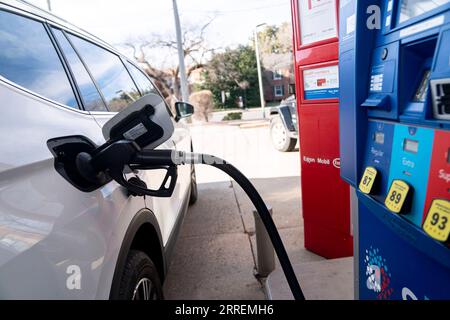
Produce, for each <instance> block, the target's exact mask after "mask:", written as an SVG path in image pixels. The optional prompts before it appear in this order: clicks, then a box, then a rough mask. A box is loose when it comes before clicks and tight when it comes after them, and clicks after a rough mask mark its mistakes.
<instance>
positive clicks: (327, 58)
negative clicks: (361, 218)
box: [291, 0, 353, 258]
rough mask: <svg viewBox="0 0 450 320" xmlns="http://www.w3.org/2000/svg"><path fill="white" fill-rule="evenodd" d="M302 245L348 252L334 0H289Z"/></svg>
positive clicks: (332, 254) (333, 254)
mask: <svg viewBox="0 0 450 320" xmlns="http://www.w3.org/2000/svg"><path fill="white" fill-rule="evenodd" d="M291 7H292V26H293V35H294V49H293V50H294V60H295V61H294V63H295V79H296V92H297V110H298V116H299V133H300V157H301V183H302V202H303V220H304V234H305V247H306V249H308V250H310V251H312V252H315V253H317V254H319V255H321V256H324V257H326V258H338V257H345V256H351V255H352V254H353V238H352V235H351V219H350V190H349V186H348V185H347V184H346V183H344V182H343V181H342V180H341V178H340V174H339V170H340V158H339V69H338V46H339V40H338V11H339V1H336V0H291Z"/></svg>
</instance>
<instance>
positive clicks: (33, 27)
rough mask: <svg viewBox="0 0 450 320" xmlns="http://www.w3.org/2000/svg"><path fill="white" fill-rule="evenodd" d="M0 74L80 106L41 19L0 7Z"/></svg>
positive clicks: (28, 87) (72, 104)
mask: <svg viewBox="0 0 450 320" xmlns="http://www.w3.org/2000/svg"><path fill="white" fill-rule="evenodd" d="M0 75H2V76H3V77H4V78H6V79H9V80H11V81H13V82H15V83H17V84H19V85H20V86H22V87H24V88H26V89H29V90H31V91H34V92H36V93H38V94H40V95H42V96H44V97H47V98H50V99H52V100H55V101H57V102H59V103H62V104H64V105H67V106H69V107H73V108H78V102H77V100H76V98H75V94H74V92H73V88H72V86H71V84H70V82H69V78H68V76H67V73H66V71H65V69H64V67H63V64H62V62H61V60H60V58H59V56H58V54H57V53H56V50H55V47H54V46H53V43H52V42H51V40H50V37H49V35H48V33H47V31H46V29H45V27H44V25H43V24H42V23H41V22H38V21H34V20H31V19H28V18H25V17H22V16H19V15H16V14H13V13H9V12H5V11H0Z"/></svg>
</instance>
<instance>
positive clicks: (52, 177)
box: [0, 0, 191, 299]
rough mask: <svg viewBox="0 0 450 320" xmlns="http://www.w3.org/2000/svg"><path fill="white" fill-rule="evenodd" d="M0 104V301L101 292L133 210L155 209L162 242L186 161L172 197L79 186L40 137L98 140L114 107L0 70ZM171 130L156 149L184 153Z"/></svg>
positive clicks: (183, 130)
mask: <svg viewBox="0 0 450 320" xmlns="http://www.w3.org/2000/svg"><path fill="white" fill-rule="evenodd" d="M13 7H14V8H13ZM5 8H6V9H7V10H12V11H16V12H20V14H23V15H30V16H32V17H33V18H38V19H39V18H42V19H45V21H50V20H51V23H53V24H58V25H61V26H64V27H65V28H68V29H70V30H71V32H73V33H76V34H79V35H81V36H83V37H85V38H89V39H90V40H92V41H95V42H96V43H98V44H101V45H102V46H105V47H107V48H108V49H109V50H111V51H113V49H112V48H111V47H110V46H108V45H107V44H106V43H104V42H103V41H100V40H99V39H97V38H95V37H93V36H92V35H90V34H87V33H86V32H84V31H82V30H80V29H78V28H75V27H74V26H72V25H70V24H69V23H67V22H65V21H63V20H60V19H58V18H56V17H54V16H52V15H49V14H45V12H43V11H41V10H38V9H34V8H32V7H29V6H28V5H25V4H23V3H21V2H17V1H9V0H7V1H3V0H2V1H0V9H5ZM22 10H24V11H22ZM114 52H115V51H114ZM0 101H1V102H0V103H1V114H0V136H1V139H0V299H108V298H109V295H110V290H111V285H112V280H113V276H114V272H115V270H116V265H117V259H118V256H119V251H120V249H121V247H122V244H123V240H124V237H125V234H126V232H127V230H128V228H129V226H130V222H131V221H132V220H133V218H134V217H135V216H136V215H137V214H138V213H139V212H140V211H142V210H143V209H145V208H148V209H149V210H150V211H152V212H153V213H154V214H155V216H156V220H157V221H158V224H159V229H160V230H161V236H162V239H163V244H162V245H163V246H166V245H167V241H168V239H169V237H170V235H171V234H172V229H173V228H174V225H175V224H176V221H177V219H178V218H179V216H180V213H181V212H180V211H181V209H182V204H183V203H186V198H187V197H188V196H189V187H190V170H189V167H188V166H185V167H184V168H183V167H180V169H179V176H178V182H177V186H176V188H175V192H174V195H173V197H171V198H164V199H162V198H161V199H157V198H150V197H146V198H145V199H144V197H129V196H128V194H127V191H126V190H125V189H124V188H122V187H121V186H119V185H118V184H117V183H115V182H110V183H109V184H107V185H105V186H104V187H103V188H101V189H99V190H96V191H94V192H90V193H84V192H81V191H79V190H77V189H76V188H74V187H73V186H72V185H70V184H69V183H68V182H67V181H66V180H64V179H63V177H61V176H60V175H59V174H58V173H57V172H56V170H55V169H54V159H53V156H52V154H51V153H50V151H49V150H48V148H47V140H48V139H51V138H55V137H60V136H67V135H84V136H86V137H88V138H89V139H91V140H92V141H93V142H95V143H97V144H101V143H103V142H104V138H103V135H102V131H101V126H102V124H104V123H105V122H106V121H107V120H108V119H109V118H111V117H112V116H113V115H114V113H109V112H97V113H92V114H91V113H89V112H86V111H81V110H78V109H72V108H68V107H66V106H62V105H60V104H58V103H56V102H54V101H52V100H49V99H47V98H45V97H42V96H39V95H38V94H35V93H33V92H30V91H28V90H27V89H25V88H22V87H20V86H18V85H16V84H14V83H12V82H10V81H9V80H7V79H5V78H3V77H1V76H0ZM175 127H176V129H175V134H174V135H173V136H172V138H171V140H169V141H168V142H167V143H166V144H165V145H163V146H161V147H162V148H176V149H178V150H185V151H189V150H190V145H191V139H190V136H189V131H188V129H187V127H186V126H184V125H183V124H180V123H175ZM138 174H139V175H140V176H141V177H142V179H143V180H144V181H145V182H146V183H147V184H148V185H149V186H150V185H152V183H155V182H156V183H158V182H160V181H161V180H160V177H159V176H158V174H159V173H157V172H139V173H138ZM74 284H75V285H74Z"/></svg>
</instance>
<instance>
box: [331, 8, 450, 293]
mask: <svg viewBox="0 0 450 320" xmlns="http://www.w3.org/2000/svg"><path fill="white" fill-rule="evenodd" d="M340 17H341V19H340V28H339V32H340V41H341V42H340V45H339V55H340V63H339V67H340V79H341V87H340V104H341V106H340V137H341V138H340V140H341V176H342V178H343V179H344V180H345V181H346V182H348V183H349V184H350V185H351V186H352V187H354V188H356V189H357V198H358V213H357V215H356V217H357V220H358V221H354V223H355V231H354V237H355V260H356V265H355V282H356V286H355V287H356V289H357V292H356V295H357V297H359V298H360V299H449V298H450V246H449V234H450V130H449V129H450V1H449V0H438V1H424V0H422V1H420V0H399V1H393V0H380V1H365V0H358V1H356V0H347V1H341V3H340Z"/></svg>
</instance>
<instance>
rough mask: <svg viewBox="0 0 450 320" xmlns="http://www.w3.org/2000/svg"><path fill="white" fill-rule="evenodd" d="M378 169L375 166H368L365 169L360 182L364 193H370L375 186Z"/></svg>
mask: <svg viewBox="0 0 450 320" xmlns="http://www.w3.org/2000/svg"><path fill="white" fill-rule="evenodd" d="M377 173H378V171H377V169H375V168H374V167H367V168H366V170H365V171H364V174H363V176H362V178H361V181H360V182H359V190H361V192H362V193H365V194H370V192H371V191H372V188H373V184H374V182H375V179H376V177H377Z"/></svg>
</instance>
